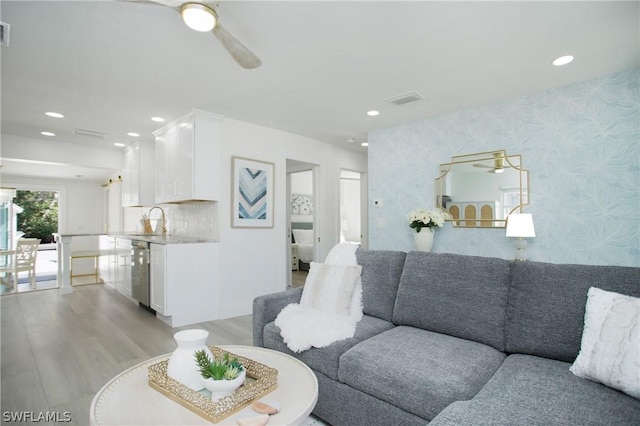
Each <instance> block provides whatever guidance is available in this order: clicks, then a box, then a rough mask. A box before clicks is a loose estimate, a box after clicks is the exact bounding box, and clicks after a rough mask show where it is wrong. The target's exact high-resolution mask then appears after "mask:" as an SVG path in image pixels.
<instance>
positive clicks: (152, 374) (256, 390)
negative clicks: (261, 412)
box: [148, 346, 278, 423]
mask: <svg viewBox="0 0 640 426" xmlns="http://www.w3.org/2000/svg"><path fill="white" fill-rule="evenodd" d="M209 349H211V352H212V353H213V355H214V356H215V357H216V358H219V357H223V356H224V354H225V353H228V354H229V356H230V357H231V358H233V357H236V358H238V361H240V363H241V364H242V365H243V366H244V368H245V370H246V379H245V381H244V384H243V385H242V386H240V387H239V388H238V389H236V390H235V392H233V393H232V394H231V395H227V396H225V397H223V398H220V399H219V400H217V401H212V400H211V393H210V392H209V391H207V390H206V389H204V390H202V391H200V392H197V391H194V390H192V389H190V388H188V387H187V386H185V385H183V384H182V383H180V382H178V381H176V380H174V379H172V378H171V377H169V376H167V366H168V364H169V360H165V361H160V362H158V363H157V364H152V365H150V366H149V368H148V370H149V386H151V387H152V388H153V389H155V390H157V391H158V392H160V393H162V394H163V395H165V396H167V397H169V398H171V399H172V400H174V401H176V402H177V403H179V404H181V405H182V406H183V407H185V408H188V409H189V410H191V411H193V412H194V413H196V414H198V415H199V416H201V417H204V418H205V419H207V420H209V421H211V422H213V423H217V422H219V421H220V420H223V419H224V418H226V417H229V416H230V415H232V414H234V413H236V412H238V411H240V410H242V409H243V408H244V407H246V406H247V405H249V404H251V402H253V401H254V400H256V399H258V398H260V397H262V396H264V395H266V394H268V393H269V392H271V391H273V390H275V389H276V387H277V386H278V370H276V369H275V368H271V367H267V366H266V365H264V364H260V363H259V362H256V361H254V360H252V359H249V358H245V357H242V356H240V355H236V354H234V353H231V352H227V351H225V350H223V349H221V348H218V347H216V346H209Z"/></svg>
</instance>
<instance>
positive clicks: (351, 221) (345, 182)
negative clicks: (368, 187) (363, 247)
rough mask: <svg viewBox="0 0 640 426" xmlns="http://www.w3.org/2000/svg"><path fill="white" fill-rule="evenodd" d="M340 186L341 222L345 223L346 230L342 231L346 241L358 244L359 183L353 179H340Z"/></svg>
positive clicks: (359, 225) (359, 230) (359, 229)
mask: <svg viewBox="0 0 640 426" xmlns="http://www.w3.org/2000/svg"><path fill="white" fill-rule="evenodd" d="M340 185H341V189H342V191H341V198H342V199H341V202H342V212H341V220H342V221H344V222H345V225H347V226H346V229H345V230H343V233H344V237H345V240H346V241H350V242H359V241H360V234H361V224H360V206H361V200H360V198H361V195H360V181H359V180H353V179H342V180H341V182H340Z"/></svg>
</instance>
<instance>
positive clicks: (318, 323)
mask: <svg viewBox="0 0 640 426" xmlns="http://www.w3.org/2000/svg"><path fill="white" fill-rule="evenodd" d="M357 248H358V246H357V245H354V244H348V243H343V244H338V245H336V246H335V247H333V248H332V249H331V251H330V252H329V254H328V255H327V258H326V259H325V264H312V270H311V271H310V272H309V276H308V277H307V282H306V283H305V289H304V290H303V295H302V300H301V302H300V303H291V304H289V305H287V306H286V307H285V308H284V309H283V310H282V311H281V312H280V313H279V314H278V317H277V318H276V322H275V324H276V326H278V327H279V328H280V335H281V336H282V338H283V340H284V342H285V343H286V344H287V346H288V347H289V349H291V350H292V351H293V352H302V351H305V350H307V349H310V348H311V347H315V348H323V347H325V346H328V345H330V344H331V343H334V342H337V341H339V340H344V339H348V338H350V337H353V336H354V334H355V331H356V324H357V322H358V321H360V320H361V319H362V283H361V281H360V276H359V266H357V261H356V255H355V253H356V250H357ZM327 265H334V266H335V268H332V267H331V266H327ZM339 265H342V267H340V266H339ZM345 265H346V267H345ZM349 265H351V266H349ZM354 268H358V269H357V271H358V273H357V276H355V275H354ZM319 270H321V271H322V270H323V273H324V274H323V273H321V272H317V271H319ZM323 279H329V280H332V281H331V282H325V283H323V282H318V280H320V281H322V280H323ZM340 279H343V280H344V282H336V280H340ZM318 286H322V287H321V289H322V290H325V291H326V292H331V293H333V294H326V293H325V294H324V295H322V294H320V295H319V292H318ZM348 286H352V287H351V288H353V290H352V291H351V293H350V295H349V297H350V300H349V301H348V302H349V306H348V309H347V310H346V311H344V310H342V311H340V309H337V307H336V309H322V310H321V309H316V308H317V307H323V306H325V305H326V300H317V298H319V297H320V298H325V297H328V298H330V299H331V298H333V299H336V298H338V299H339V298H340V297H344V294H343V293H344V289H345V287H347V288H348ZM312 290H314V291H312ZM337 292H341V294H337ZM333 299H332V300H333ZM336 300H337V299H336ZM336 310H337V311H338V312H335V311H336Z"/></svg>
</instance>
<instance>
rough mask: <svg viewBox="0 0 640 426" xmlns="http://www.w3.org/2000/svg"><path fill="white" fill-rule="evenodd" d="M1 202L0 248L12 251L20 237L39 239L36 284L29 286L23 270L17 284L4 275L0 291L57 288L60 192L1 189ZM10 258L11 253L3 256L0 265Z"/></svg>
mask: <svg viewBox="0 0 640 426" xmlns="http://www.w3.org/2000/svg"><path fill="white" fill-rule="evenodd" d="M0 201H1V202H0V248H1V249H2V250H3V251H9V252H11V251H12V250H14V249H15V247H16V245H17V242H18V240H19V239H20V238H37V239H39V240H40V245H39V248H38V254H37V256H36V269H35V279H36V285H35V287H32V286H31V285H30V283H29V273H28V272H26V271H25V272H19V273H18V285H17V286H16V285H15V283H13V282H12V281H9V280H8V279H7V278H8V277H7V276H3V277H2V282H1V284H0V292H1V293H2V294H11V293H22V292H27V291H34V290H46V289H51V288H57V286H58V284H57V281H56V273H57V269H58V268H57V252H56V246H55V242H54V240H53V233H55V232H58V208H59V192H58V191H55V190H39V189H36V190H32V189H14V188H2V195H1V197H0ZM10 259H11V257H10V255H6V256H2V258H1V259H0V262H2V266H6V265H7V264H8V263H9V262H10ZM3 275H8V274H3Z"/></svg>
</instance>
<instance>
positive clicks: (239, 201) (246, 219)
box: [231, 157, 274, 228]
mask: <svg viewBox="0 0 640 426" xmlns="http://www.w3.org/2000/svg"><path fill="white" fill-rule="evenodd" d="M273 169H274V165H273V163H266V162H264V161H258V160H251V159H249V158H242V157H231V170H232V182H233V183H232V185H233V186H232V196H233V199H232V204H231V206H232V207H231V226H232V227H233V228H273Z"/></svg>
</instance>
